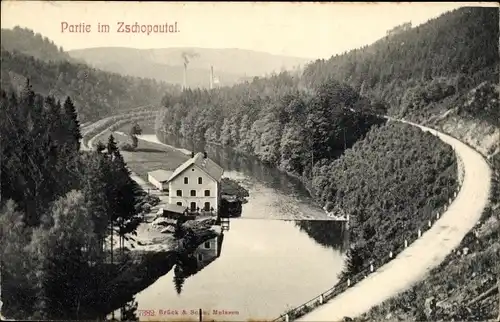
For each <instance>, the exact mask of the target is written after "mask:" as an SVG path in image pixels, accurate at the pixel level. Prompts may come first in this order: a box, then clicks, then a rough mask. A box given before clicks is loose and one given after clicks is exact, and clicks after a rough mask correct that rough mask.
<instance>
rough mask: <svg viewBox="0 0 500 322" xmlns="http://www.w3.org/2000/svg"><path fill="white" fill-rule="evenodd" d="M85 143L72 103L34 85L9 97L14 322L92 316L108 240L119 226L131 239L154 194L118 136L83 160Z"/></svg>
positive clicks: (3, 119)
mask: <svg viewBox="0 0 500 322" xmlns="http://www.w3.org/2000/svg"><path fill="white" fill-rule="evenodd" d="M80 137H81V134H80V127H79V122H78V120H77V114H76V111H75V107H74V105H73V103H72V100H71V99H70V98H69V97H68V98H67V99H66V100H65V101H64V102H63V103H61V102H60V101H58V100H56V99H55V98H54V97H50V96H48V97H43V96H41V95H38V94H35V93H34V92H33V91H32V90H31V88H30V86H29V84H28V86H26V87H25V88H24V89H23V90H22V92H21V94H20V96H16V94H15V93H5V92H4V91H2V92H1V95H0V159H1V160H2V162H1V165H0V166H1V169H0V171H1V172H0V175H1V177H0V183H1V187H0V188H1V191H2V199H1V203H0V213H1V216H0V229H1V231H0V246H1V247H0V260H1V262H0V264H1V265H0V267H1V268H2V301H3V304H4V307H3V312H2V313H4V314H6V315H8V316H11V317H14V318H17V319H27V318H29V317H30V318H31V319H35V320H45V319H61V320H72V319H75V318H77V317H78V316H79V317H80V318H84V317H83V316H85V315H86V314H92V313H91V312H92V307H93V306H95V305H96V303H93V301H94V299H95V298H96V295H97V294H98V291H99V287H101V288H102V285H104V281H102V280H101V276H102V275H103V272H104V271H105V270H104V269H103V267H104V265H105V264H104V261H105V260H106V253H105V247H104V240H105V238H106V237H108V236H109V234H110V233H112V231H113V229H114V230H116V231H117V232H116V233H117V234H118V235H120V236H122V237H123V236H124V234H125V233H130V232H132V231H134V230H135V229H136V227H137V225H138V223H139V218H138V216H137V215H138V210H137V209H140V205H141V202H143V201H142V200H143V197H142V196H143V195H144V194H145V193H144V192H143V191H142V190H141V189H140V188H139V187H138V186H137V185H136V183H135V182H134V181H132V179H130V177H129V173H128V170H127V169H126V167H125V163H124V161H123V158H122V156H121V154H120V152H119V150H118V149H117V147H116V144H115V142H114V141H113V139H112V138H110V140H109V141H108V145H107V151H106V152H105V153H103V151H94V152H90V153H84V154H82V153H80V143H79V139H80ZM113 227H115V228H113ZM110 268H111V269H112V267H110V266H109V265H108V266H107V267H106V269H107V270H109V269H110ZM115 274H116V273H115ZM89 281H92V282H91V283H89ZM99 284H101V285H99Z"/></svg>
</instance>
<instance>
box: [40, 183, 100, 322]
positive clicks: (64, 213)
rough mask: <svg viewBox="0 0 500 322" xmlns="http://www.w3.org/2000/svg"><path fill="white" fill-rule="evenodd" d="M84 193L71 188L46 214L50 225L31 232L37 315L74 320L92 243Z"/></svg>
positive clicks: (80, 297) (89, 218) (83, 289)
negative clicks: (37, 280) (34, 265)
mask: <svg viewBox="0 0 500 322" xmlns="http://www.w3.org/2000/svg"><path fill="white" fill-rule="evenodd" d="M83 201H84V196H83V194H82V193H81V192H79V191H70V192H68V193H67V194H66V195H65V196H64V197H61V198H59V199H58V200H57V201H56V202H54V204H53V206H52V209H51V211H50V212H49V213H47V216H48V217H49V218H48V219H46V220H45V222H47V223H49V225H48V226H49V227H43V226H41V227H39V228H37V229H35V231H34V233H33V239H32V242H31V251H32V254H33V256H34V258H36V260H37V262H38V265H37V268H36V271H37V276H38V277H39V283H38V284H37V290H38V302H37V309H38V310H39V316H38V318H44V319H46V318H62V319H75V318H76V317H77V316H78V313H79V312H78V310H79V306H80V303H81V300H82V297H83V295H84V294H83V292H84V291H85V287H84V285H85V284H86V281H87V280H88V278H89V276H88V275H87V274H88V272H89V270H88V254H89V247H90V246H91V245H92V244H93V243H92V239H93V238H94V235H93V234H92V231H93V227H92V225H93V223H92V220H91V216H90V214H89V212H88V210H87V209H86V208H85V206H84V202H83Z"/></svg>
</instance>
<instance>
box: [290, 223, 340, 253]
mask: <svg viewBox="0 0 500 322" xmlns="http://www.w3.org/2000/svg"><path fill="white" fill-rule="evenodd" d="M294 222H295V226H297V227H298V228H299V230H300V231H303V232H305V233H307V235H309V237H311V238H312V239H314V241H315V242H316V243H318V244H320V245H322V246H325V247H331V248H333V249H338V250H340V252H342V253H343V252H344V251H346V250H347V248H348V246H349V245H348V243H349V229H348V226H347V225H348V224H347V223H346V222H343V221H334V220H295V221H294Z"/></svg>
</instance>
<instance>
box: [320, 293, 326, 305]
mask: <svg viewBox="0 0 500 322" xmlns="http://www.w3.org/2000/svg"><path fill="white" fill-rule="evenodd" d="M324 302H325V298H324V297H323V294H321V295H320V296H319V304H323V303H324Z"/></svg>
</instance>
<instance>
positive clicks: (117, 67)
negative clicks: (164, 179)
mask: <svg viewBox="0 0 500 322" xmlns="http://www.w3.org/2000/svg"><path fill="white" fill-rule="evenodd" d="M68 53H69V55H70V56H71V57H73V58H75V59H79V60H83V61H85V62H87V63H88V64H90V65H92V66H94V67H96V68H100V69H103V70H106V71H110V72H116V73H120V74H124V75H130V76H137V77H147V78H155V79H157V80H162V81H166V82H169V83H173V84H182V82H183V70H184V58H183V53H192V54H195V55H196V57H192V58H189V64H188V73H187V79H188V85H189V86H190V87H208V86H209V82H210V66H213V68H214V76H215V77H216V78H218V79H219V81H220V85H233V84H235V83H238V82H242V81H245V80H248V79H251V78H253V77H254V76H265V75H266V74H271V73H272V72H277V73H278V72H280V71H281V70H284V69H286V70H291V69H295V68H297V67H299V66H300V67H303V66H304V65H305V64H306V63H308V62H309V61H310V59H307V58H298V57H288V56H279V55H272V54H268V53H264V52H258V51H251V50H243V49H208V48H164V49H134V48H124V47H100V48H88V49H79V50H71V51H68Z"/></svg>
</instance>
